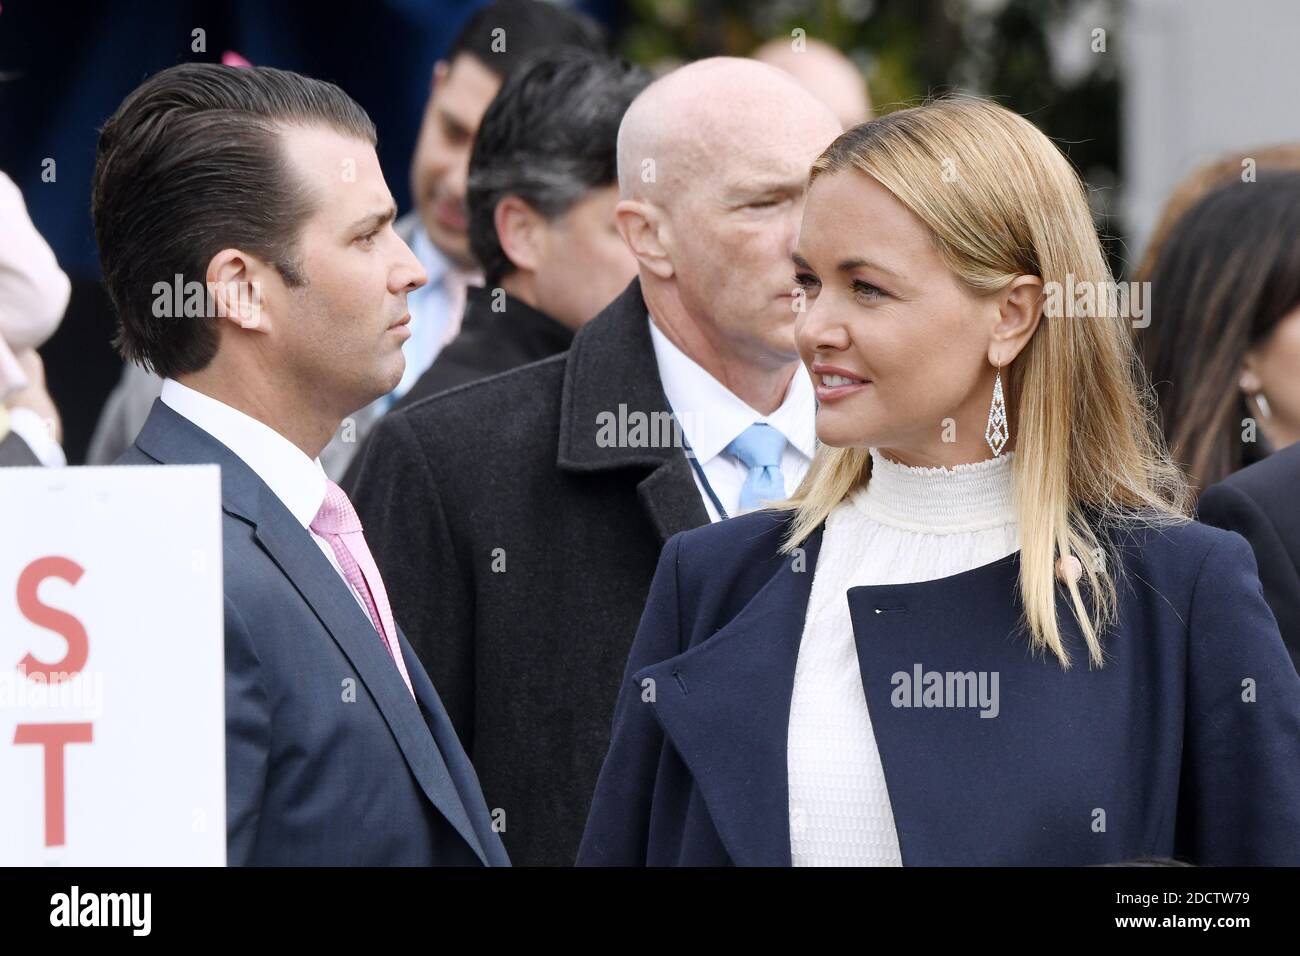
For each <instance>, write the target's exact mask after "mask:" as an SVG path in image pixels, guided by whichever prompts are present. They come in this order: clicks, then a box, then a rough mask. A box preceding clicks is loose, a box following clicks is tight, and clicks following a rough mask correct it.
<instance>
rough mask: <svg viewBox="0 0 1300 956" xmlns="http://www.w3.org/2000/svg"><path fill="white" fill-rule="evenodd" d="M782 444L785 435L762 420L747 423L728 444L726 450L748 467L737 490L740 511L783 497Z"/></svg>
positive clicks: (784, 444) (784, 442)
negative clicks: (741, 484)
mask: <svg viewBox="0 0 1300 956" xmlns="http://www.w3.org/2000/svg"><path fill="white" fill-rule="evenodd" d="M785 446H786V440H785V436H784V435H782V434H781V433H780V432H779V431H777V430H776V429H775V428H773V427H772V426H771V425H765V424H763V423H762V422H755V423H754V424H753V425H750V426H749V427H748V428H746V429H745V430H744V431H743V432H741V433H740V435H739V436H738V437H737V438H736V440H735V441H733V442H732V443H731V444H730V445H728V446H727V449H726V450H727V453H728V454H729V455H733V456H734V457H736V458H738V459H740V463H741V464H743V465H744V466H745V467H746V468H748V469H749V474H748V475H746V476H745V484H744V485H743V486H741V489H740V510H741V511H750V510H752V509H754V508H757V507H759V506H760V505H762V503H763V502H764V501H775V500H779V499H781V498H784V497H785V476H783V475H782V474H781V453H782V452H783V451H785Z"/></svg>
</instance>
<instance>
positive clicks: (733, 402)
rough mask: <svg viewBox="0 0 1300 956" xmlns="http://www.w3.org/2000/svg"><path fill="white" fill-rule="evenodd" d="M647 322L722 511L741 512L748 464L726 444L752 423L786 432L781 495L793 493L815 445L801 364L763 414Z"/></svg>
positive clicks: (672, 398) (813, 405) (812, 398)
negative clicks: (781, 394) (778, 401)
mask: <svg viewBox="0 0 1300 956" xmlns="http://www.w3.org/2000/svg"><path fill="white" fill-rule="evenodd" d="M646 321H647V322H649V323H650V338H651V341H653V342H654V350H655V362H656V363H657V364H658V366H659V379H660V381H661V382H663V386H664V395H665V396H666V397H667V399H668V405H669V407H670V408H671V409H672V410H673V414H674V415H676V416H677V420H678V421H679V422H680V423H681V428H682V433H683V435H684V436H685V438H686V440H687V441H688V442H690V444H691V449H692V451H694V453H695V458H696V460H697V461H698V462H699V463H700V465H701V466H702V467H703V469H704V474H705V477H707V478H708V480H709V485H710V486H711V487H712V488H713V493H714V494H715V495H717V496H718V500H719V501H721V502H722V507H723V508H725V509H726V512H727V514H728V515H729V516H734V515H736V514H738V513H739V512H740V490H741V488H742V486H743V485H744V484H745V479H746V478H747V477H748V476H749V469H748V468H746V467H745V465H744V464H742V463H741V461H740V459H738V458H736V457H734V456H733V455H730V454H728V453H727V451H726V448H727V446H728V445H730V444H731V443H732V442H733V441H735V440H736V438H737V437H739V435H740V433H741V432H743V431H744V430H745V429H746V428H748V427H749V426H750V425H753V424H755V423H756V422H762V423H764V424H767V425H771V426H772V427H773V428H775V429H776V430H777V431H779V432H780V433H781V434H782V435H784V436H785V438H786V442H787V444H786V446H785V451H783V452H782V453H781V474H782V476H783V477H784V479H785V491H786V494H793V493H794V490H795V488H796V487H798V485H799V482H801V481H802V480H803V476H804V473H805V472H807V470H808V465H809V464H810V463H811V462H812V456H813V452H814V451H815V450H816V447H817V423H816V414H817V402H816V395H815V393H814V392H813V387H812V379H810V378H809V377H808V373H807V372H806V371H805V370H804V368H803V367H802V366H800V367H799V368H797V369H796V370H795V373H794V378H792V379H791V381H790V385H789V387H788V388H787V389H786V392H785V399H784V400H783V401H782V402H781V406H780V408H778V409H777V410H776V411H774V412H773V413H772V414H770V415H762V414H759V413H758V412H756V411H755V410H754V409H752V408H751V407H750V406H749V405H748V404H747V403H746V402H745V401H744V400H743V399H741V398H739V397H738V396H737V395H736V394H735V393H734V392H732V391H731V390H730V389H728V388H727V387H726V386H725V385H723V384H722V383H721V382H719V381H718V380H717V379H716V378H714V377H713V376H712V375H710V374H709V373H708V372H707V371H705V370H704V368H703V367H702V366H700V365H699V364H698V363H697V362H696V361H695V360H694V359H692V358H691V357H690V356H689V355H687V354H686V353H685V352H683V351H682V350H681V349H679V348H678V347H677V346H676V345H674V344H673V343H672V342H671V341H670V340H669V338H668V336H666V335H664V334H663V332H661V331H659V327H658V326H656V325H655V323H654V320H653V319H650V318H648V317H647V319H646ZM691 471H692V474H694V476H695V486H696V488H698V489H699V492H700V497H701V498H702V499H703V500H704V508H705V510H706V511H707V512H708V515H709V520H711V521H718V520H719V519H720V518H721V516H720V515H719V514H718V509H717V508H715V507H714V505H713V502H712V501H711V500H710V498H709V496H708V493H707V492H706V491H705V490H704V484H703V483H702V482H701V481H700V475H699V473H698V472H696V471H695V469H693V468H692V469H691Z"/></svg>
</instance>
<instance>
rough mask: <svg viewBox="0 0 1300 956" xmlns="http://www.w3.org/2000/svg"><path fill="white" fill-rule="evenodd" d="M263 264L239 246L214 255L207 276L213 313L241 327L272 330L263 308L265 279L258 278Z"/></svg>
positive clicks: (215, 316)
mask: <svg viewBox="0 0 1300 956" xmlns="http://www.w3.org/2000/svg"><path fill="white" fill-rule="evenodd" d="M262 268H263V267H262V265H261V263H260V262H258V260H256V259H254V258H253V257H251V256H249V255H248V253H246V252H241V251H240V250H239V249H222V250H221V251H220V252H218V253H217V254H216V255H215V256H213V257H212V259H211V261H209V262H208V273H207V277H206V281H207V290H208V298H209V301H210V302H211V303H212V310H213V312H212V317H213V318H218V319H225V320H227V321H229V322H233V323H234V324H235V325H237V326H239V327H240V328H241V329H248V330H251V331H255V332H270V331H271V323H270V320H269V318H268V317H267V314H266V312H265V310H264V309H263V308H262V283H261V281H260V279H258V278H257V274H258V273H259V272H260V271H261V269H262Z"/></svg>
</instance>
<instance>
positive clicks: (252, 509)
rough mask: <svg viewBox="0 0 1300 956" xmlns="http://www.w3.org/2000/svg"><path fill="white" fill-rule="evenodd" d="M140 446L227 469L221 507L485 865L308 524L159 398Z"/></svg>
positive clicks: (406, 698)
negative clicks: (292, 593) (348, 672)
mask: <svg viewBox="0 0 1300 956" xmlns="http://www.w3.org/2000/svg"><path fill="white" fill-rule="evenodd" d="M136 446H137V447H138V448H139V449H140V450H141V451H142V452H144V453H145V454H146V455H148V456H149V457H151V458H153V459H154V460H155V461H158V462H159V463H161V464H212V463H215V464H217V465H219V466H221V485H222V509H223V510H224V511H226V512H227V513H229V514H231V515H234V516H235V517H238V518H240V519H242V520H244V521H247V522H249V523H250V524H252V525H253V527H254V534H255V536H256V538H257V541H258V543H259V544H260V545H261V546H262V548H263V549H264V550H265V551H266V553H267V554H268V555H270V556H271V558H272V559H273V560H274V561H275V563H276V565H277V566H279V568H280V570H281V571H282V572H283V573H284V576H285V577H286V578H287V579H288V580H289V582H290V583H291V584H293V586H294V588H295V589H296V590H297V591H298V593H299V594H300V595H302V597H303V599H304V600H305V601H306V602H307V603H308V605H310V607H311V608H312V610H313V612H314V613H315V614H316V617H317V618H318V619H319V620H320V622H321V624H322V625H324V627H325V629H326V630H327V631H328V632H329V634H330V636H331V637H332V638H333V639H334V642H335V643H336V644H337V645H338V647H339V649H340V650H341V651H342V652H343V654H344V656H346V657H347V659H348V661H349V662H350V663H351V664H352V666H353V668H355V670H356V672H357V676H358V677H359V678H360V679H361V681H362V683H363V684H364V685H365V686H366V689H367V690H368V691H369V692H370V695H371V697H372V698H373V699H374V701H375V704H376V706H377V707H378V708H379V711H380V713H381V714H382V715H383V717H384V721H385V722H386V723H387V724H388V727H389V729H390V730H391V731H392V734H393V737H394V739H395V740H396V741H397V744H398V747H399V748H400V749H401V751H402V755H403V757H404V758H405V759H406V763H407V765H408V766H409V767H410V768H411V772H412V773H413V774H414V775H415V779H416V780H417V781H418V782H419V784H420V787H421V789H423V790H424V793H425V795H426V796H427V797H428V798H429V800H430V802H432V803H433V805H434V806H436V807H437V808H438V810H439V811H440V812H441V813H442V814H443V816H445V817H446V818H447V821H448V822H449V823H450V824H451V825H452V826H453V827H454V828H455V829H456V831H457V832H458V833H460V834H461V836H462V837H464V839H465V841H466V842H467V843H468V844H469V845H470V847H471V848H473V850H474V852H475V853H477V854H478V856H479V858H480V859H483V860H484V863H486V862H487V860H486V858H485V857H484V853H483V848H482V846H481V845H480V843H479V840H478V837H477V835H476V834H475V832H474V828H473V826H471V824H470V821H469V819H468V817H467V816H466V813H465V807H464V804H463V803H462V801H461V799H460V795H459V794H458V793H457V791H456V788H455V784H454V782H453V781H452V779H451V775H450V773H449V772H448V769H447V765H446V763H445V762H444V760H443V758H442V755H441V754H440V753H439V751H438V748H437V746H435V744H434V740H433V737H432V734H431V731H430V728H429V726H428V725H427V724H426V723H425V722H424V719H423V716H422V714H421V713H420V708H419V706H418V705H417V704H416V701H415V700H413V699H412V697H411V693H410V691H408V690H407V688H406V684H405V683H404V682H403V681H402V677H401V674H400V673H399V672H398V670H397V667H396V665H395V664H394V663H393V660H392V658H391V657H390V656H389V654H388V651H387V649H386V648H385V647H384V646H383V643H382V642H381V641H380V639H379V636H378V634H377V633H376V632H375V629H374V627H373V625H372V624H371V623H370V621H369V620H368V618H367V617H366V614H365V612H364V611H362V610H361V608H360V606H359V605H358V604H357V602H356V601H355V600H354V599H353V598H352V596H351V594H350V593H349V592H348V589H347V586H346V584H344V583H343V582H342V581H341V580H340V579H339V576H338V572H337V571H335V570H334V568H333V566H332V565H331V564H330V563H329V561H328V560H327V559H326V557H325V555H324V553H323V552H322V551H321V550H320V548H318V547H317V546H316V544H315V542H314V541H313V540H312V538H311V536H310V534H309V533H308V532H307V531H306V529H304V528H303V527H302V525H300V524H299V523H298V521H297V520H296V519H295V518H294V517H293V515H292V514H290V513H289V510H288V509H287V508H285V506H284V505H283V503H281V502H280V500H279V499H278V498H276V497H275V494H274V493H273V492H272V491H271V490H270V488H268V487H267V486H266V484H265V483H264V482H263V481H262V480H261V479H260V478H258V477H257V475H256V474H255V473H254V472H253V470H252V469H251V468H249V467H248V466H247V465H246V464H244V462H243V460H242V459H240V458H239V457H238V456H237V455H235V454H234V453H233V452H232V451H230V449H228V448H226V446H225V445H223V444H221V443H220V442H219V441H217V440H216V439H215V438H213V437H212V436H211V435H209V434H208V433H207V432H205V431H203V430H202V429H200V428H199V427H198V426H196V425H194V424H193V423H192V422H190V421H189V420H188V419H186V418H184V417H183V416H181V415H179V414H177V413H176V412H175V411H173V410H172V409H170V408H168V407H167V406H166V405H165V404H163V402H162V401H161V400H158V401H155V402H154V407H153V411H152V412H151V413H150V415H149V419H148V421H147V422H146V423H145V426H144V428H143V429H142V430H141V432H140V435H139V437H138V438H137V439H136ZM408 660H411V659H410V658H408ZM413 679H414V678H413Z"/></svg>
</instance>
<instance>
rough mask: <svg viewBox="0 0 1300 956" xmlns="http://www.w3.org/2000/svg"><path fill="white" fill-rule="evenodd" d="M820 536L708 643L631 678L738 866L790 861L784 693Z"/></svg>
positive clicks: (791, 677)
mask: <svg viewBox="0 0 1300 956" xmlns="http://www.w3.org/2000/svg"><path fill="white" fill-rule="evenodd" d="M821 535H822V533H821V531H820V530H818V531H816V532H815V533H814V534H812V535H811V536H809V538H808V539H807V541H806V542H805V544H804V548H803V554H802V555H798V554H796V555H795V556H791V557H789V558H786V559H785V560H784V561H783V562H782V563H781V565H780V567H779V569H778V570H777V572H776V573H775V574H774V575H773V576H772V578H770V579H769V580H768V582H767V583H766V584H765V585H764V586H763V587H762V588H760V589H759V590H758V592H757V593H755V595H754V597H753V598H752V599H751V600H750V601H749V603H747V604H746V605H745V607H744V608H743V609H742V610H741V611H740V613H739V614H737V615H736V616H735V617H733V618H732V619H731V620H730V621H729V622H728V623H727V624H726V625H724V626H723V627H722V628H721V629H720V630H719V631H717V632H716V633H715V634H713V635H712V636H711V637H709V638H708V639H707V640H705V641H704V642H702V643H700V644H697V645H695V646H694V647H692V648H690V649H689V650H687V651H685V652H684V653H682V654H679V655H677V656H676V657H672V658H669V659H668V660H666V661H663V662H661V663H659V664H655V665H653V666H651V667H648V668H645V669H644V670H642V671H640V672H638V673H637V674H636V675H634V680H635V681H636V682H637V683H640V682H642V681H643V679H644V678H646V677H649V678H652V679H653V680H654V685H653V686H654V687H655V689H656V690H655V705H654V707H655V715H656V716H657V717H658V719H659V721H660V723H661V724H662V725H663V728H664V731H665V733H666V734H667V735H668V736H669V738H670V739H671V740H672V742H673V746H674V747H675V748H676V750H677V752H678V753H679V754H680V755H681V757H682V759H683V760H684V761H685V763H686V765H687V767H688V768H689V769H690V772H691V775H692V777H693V778H694V779H695V782H696V784H697V785H698V786H699V788H700V792H701V793H702V794H703V796H704V801H705V803H706V804H707V805H708V807H709V811H710V813H711V814H712V816H713V820H714V823H715V824H716V826H717V828H718V835H719V836H720V837H721V839H722V842H723V845H724V846H725V847H726V848H727V853H728V854H729V855H730V857H731V859H732V861H733V862H734V863H735V864H736V865H738V866H789V865H790V812H789V804H790V800H789V778H788V771H787V760H786V740H787V736H788V731H789V724H790V697H791V693H792V691H793V689H794V671H795V664H796V663H797V662H798V658H799V642H800V637H801V635H802V633H803V621H804V614H805V611H806V609H807V606H808V596H809V593H810V591H811V588H812V579H813V571H814V568H815V566H816V562H817V554H818V552H819V550H820V548H821Z"/></svg>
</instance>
